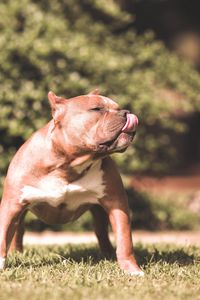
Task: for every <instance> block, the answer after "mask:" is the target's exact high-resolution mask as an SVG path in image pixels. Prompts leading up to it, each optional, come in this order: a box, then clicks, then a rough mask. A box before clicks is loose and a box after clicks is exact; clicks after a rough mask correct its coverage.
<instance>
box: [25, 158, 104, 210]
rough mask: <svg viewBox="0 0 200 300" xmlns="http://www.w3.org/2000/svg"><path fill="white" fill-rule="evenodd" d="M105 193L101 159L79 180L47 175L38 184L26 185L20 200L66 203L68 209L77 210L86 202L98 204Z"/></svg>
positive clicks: (52, 204) (36, 202) (35, 202)
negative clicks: (67, 179)
mask: <svg viewBox="0 0 200 300" xmlns="http://www.w3.org/2000/svg"><path fill="white" fill-rule="evenodd" d="M104 195H105V185H104V181H103V171H102V169H101V161H97V162H95V163H94V164H93V165H92V166H91V167H90V169H89V170H88V171H87V172H86V173H85V174H84V176H82V177H81V178H79V179H78V180H76V181H74V182H72V183H70V184H67V183H66V182H64V181H63V180H61V179H58V178H55V177H51V176H46V177H45V178H43V179H42V180H40V181H39V182H38V184H37V186H31V185H25V186H24V187H23V188H22V190H21V197H20V202H22V203H23V202H26V203H27V202H28V204H29V205H33V206H34V205H37V204H38V203H44V202H45V203H48V204H49V205H51V206H53V207H57V206H59V205H60V204H62V203H64V204H66V208H67V209H68V210H72V211H74V210H76V209H77V208H78V207H79V206H81V205H84V204H90V203H91V204H92V203H93V204H97V203H98V199H101V198H102V197H103V196H104Z"/></svg>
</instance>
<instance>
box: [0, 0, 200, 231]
mask: <svg viewBox="0 0 200 300" xmlns="http://www.w3.org/2000/svg"><path fill="white" fill-rule="evenodd" d="M199 72H200V3H199V1H198V0H196V1H195V0H190V1H187V0H135V1H134V0H132V1H131V0H100V1H99V0H93V1H92V0H51V1H50V0H20V1H19V0H1V2H0V183H1V192H2V184H3V180H4V178H5V174H6V170H7V167H8V163H9V161H10V159H11V157H12V156H13V154H14V153H15V152H16V149H18V148H19V147H20V145H21V144H22V143H23V142H24V140H26V139H27V138H28V137H29V136H30V135H31V133H32V132H33V131H35V130H36V129H38V128H40V127H42V126H43V125H44V124H45V122H47V121H48V120H49V119H50V109H49V105H48V100H47V93H48V91H49V90H53V91H54V92H55V93H56V94H58V95H60V96H65V97H71V96H76V95H79V94H86V93H87V92H89V91H90V90H91V89H94V88H96V87H98V88H99V89H100V91H101V94H103V95H106V96H109V97H111V98H113V99H114V100H116V101H117V102H119V103H120V105H121V106H122V107H124V108H127V109H130V110H131V111H132V112H134V113H135V114H136V115H138V117H139V120H140V126H139V129H138V132H137V137H136V140H135V142H134V143H133V145H132V146H131V147H130V148H129V149H128V150H127V151H126V152H125V153H124V154H123V155H121V154H118V155H115V156H114V159H115V160H116V162H117V164H118V166H119V168H120V171H121V174H122V176H123V180H124V184H125V186H126V189H127V192H128V195H129V202H130V207H131V211H132V217H131V218H132V225H133V227H134V228H138V229H148V230H169V229H170V230H194V229H199V228H200V134H199V131H200V73H199ZM26 222H27V227H28V228H29V229H30V230H43V229H46V228H48V227H47V226H46V225H44V224H43V223H41V222H39V221H36V220H35V218H34V217H33V216H32V215H31V214H29V215H28V217H27V221H26ZM91 228H92V223H91V219H90V216H89V214H85V215H84V216H83V217H82V218H81V219H80V220H78V221H77V222H76V223H75V224H73V225H71V224H70V225H64V226H54V230H61V229H68V230H90V229H91Z"/></svg>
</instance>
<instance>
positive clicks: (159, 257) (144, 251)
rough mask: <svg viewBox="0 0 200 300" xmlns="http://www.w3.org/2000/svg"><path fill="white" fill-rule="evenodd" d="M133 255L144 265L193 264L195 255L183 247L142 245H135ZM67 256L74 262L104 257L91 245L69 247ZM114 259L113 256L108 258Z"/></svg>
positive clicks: (94, 261)
mask: <svg viewBox="0 0 200 300" xmlns="http://www.w3.org/2000/svg"><path fill="white" fill-rule="evenodd" d="M134 252H135V256H136V258H137V261H138V263H139V264H140V265H142V266H144V267H145V266H146V265H148V264H149V263H157V262H161V263H163V262H166V263H168V264H174V263H176V264H178V265H180V266H186V265H191V264H194V260H195V257H194V255H193V254H188V253H187V252H186V251H185V250H184V249H183V248H177V249H176V250H167V249H166V250H158V249H157V248H156V247H154V248H153V249H151V250H150V249H148V248H145V247H142V246H139V247H135V251H134ZM69 258H70V259H72V260H74V261H76V262H81V261H84V262H87V261H88V259H89V258H91V259H92V261H93V263H94V264H96V263H98V262H99V261H101V260H102V259H105V257H103V256H102V255H101V253H100V251H99V250H98V248H95V247H91V248H88V249H87V250H84V249H82V250H81V249H80V250H77V249H74V250H73V249H71V252H70V255H69ZM110 260H112V261H115V260H116V259H115V258H112V259H110Z"/></svg>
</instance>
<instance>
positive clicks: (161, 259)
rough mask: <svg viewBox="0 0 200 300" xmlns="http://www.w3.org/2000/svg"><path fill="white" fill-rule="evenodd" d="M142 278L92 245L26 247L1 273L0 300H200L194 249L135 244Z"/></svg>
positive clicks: (199, 270)
mask: <svg viewBox="0 0 200 300" xmlns="http://www.w3.org/2000/svg"><path fill="white" fill-rule="evenodd" d="M135 252H136V255H137V258H138V261H139V262H140V264H141V266H142V268H143V269H144V270H145V276H144V277H143V278H136V277H131V276H129V275H126V274H123V272H122V271H120V270H119V268H118V266H117V264H116V262H113V261H107V260H105V259H103V258H102V257H101V256H100V254H99V251H98V249H97V248H96V246H95V245H79V246H70V245H67V246H48V247H47V246H40V247H26V249H25V252H24V254H11V255H10V256H9V260H8V265H7V269H6V270H4V271H3V272H1V273H0V299H1V300H4V299H6V300H7V299H9V300H11V299H29V300H31V299H34V300H37V299H38V300H39V299H40V300H43V299H45V300H46V299H48V300H57V299H73V300H76V299H95V300H98V299H114V300H118V299H120V300H121V299H126V300H128V299H133V300H134V299H144V300H145V299H147V300H151V299H162V300H165V299H166V300H171V299H176V300H177V299H184V300H186V299H193V300H197V299H200V258H199V249H198V247H194V246H188V247H180V246H179V247H178V246H175V245H166V244H163V245H157V244H156V245H148V246H146V245H141V244H137V245H136V248H135Z"/></svg>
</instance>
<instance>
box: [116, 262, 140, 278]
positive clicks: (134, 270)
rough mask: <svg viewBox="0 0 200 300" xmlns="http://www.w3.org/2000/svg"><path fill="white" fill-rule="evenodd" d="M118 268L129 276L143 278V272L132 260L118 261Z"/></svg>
mask: <svg viewBox="0 0 200 300" xmlns="http://www.w3.org/2000/svg"><path fill="white" fill-rule="evenodd" d="M119 265H120V268H121V269H122V270H123V271H124V272H125V273H126V274H129V275H131V276H138V277H142V276H144V272H143V271H142V270H141V269H140V267H139V266H138V265H137V263H136V262H135V260H134V259H123V260H120V261H119Z"/></svg>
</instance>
